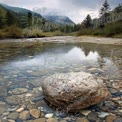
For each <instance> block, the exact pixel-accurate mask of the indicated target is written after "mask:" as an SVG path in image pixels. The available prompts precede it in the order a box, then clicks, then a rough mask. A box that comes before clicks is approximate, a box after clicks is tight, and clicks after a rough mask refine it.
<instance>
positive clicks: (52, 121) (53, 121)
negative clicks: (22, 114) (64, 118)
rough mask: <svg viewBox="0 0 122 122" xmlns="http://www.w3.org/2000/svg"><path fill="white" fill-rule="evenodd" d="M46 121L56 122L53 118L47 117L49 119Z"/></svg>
mask: <svg viewBox="0 0 122 122" xmlns="http://www.w3.org/2000/svg"><path fill="white" fill-rule="evenodd" d="M47 122H58V121H57V119H55V118H49V119H47Z"/></svg>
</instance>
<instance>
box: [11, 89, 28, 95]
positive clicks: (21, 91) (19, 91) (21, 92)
mask: <svg viewBox="0 0 122 122" xmlns="http://www.w3.org/2000/svg"><path fill="white" fill-rule="evenodd" d="M12 92H13V94H14V95H20V94H24V93H26V92H28V90H27V89H26V88H16V89H14V90H13V91H12Z"/></svg>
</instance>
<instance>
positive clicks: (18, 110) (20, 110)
mask: <svg viewBox="0 0 122 122" xmlns="http://www.w3.org/2000/svg"><path fill="white" fill-rule="evenodd" d="M22 111H24V108H23V107H21V108H19V109H17V110H16V112H18V113H20V112H22Z"/></svg>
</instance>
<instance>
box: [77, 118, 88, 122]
mask: <svg viewBox="0 0 122 122" xmlns="http://www.w3.org/2000/svg"><path fill="white" fill-rule="evenodd" d="M76 122H89V121H88V119H86V118H85V117H83V118H80V117H79V118H77V119H76Z"/></svg>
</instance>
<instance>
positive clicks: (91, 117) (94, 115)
mask: <svg viewBox="0 0 122 122" xmlns="http://www.w3.org/2000/svg"><path fill="white" fill-rule="evenodd" d="M88 119H89V121H93V122H96V121H97V120H98V114H97V113H96V112H91V113H90V114H88Z"/></svg>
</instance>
